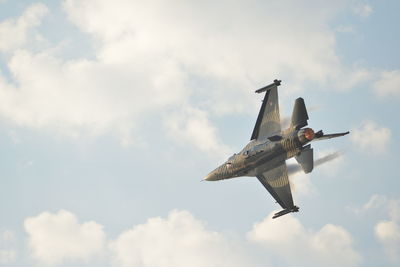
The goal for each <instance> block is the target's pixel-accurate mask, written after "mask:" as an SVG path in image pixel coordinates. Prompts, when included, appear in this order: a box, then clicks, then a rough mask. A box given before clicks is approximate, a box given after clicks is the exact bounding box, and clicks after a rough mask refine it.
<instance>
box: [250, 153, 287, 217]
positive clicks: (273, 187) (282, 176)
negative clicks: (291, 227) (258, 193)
mask: <svg viewBox="0 0 400 267" xmlns="http://www.w3.org/2000/svg"><path fill="white" fill-rule="evenodd" d="M257 178H258V180H259V181H260V182H261V183H262V184H263V185H264V187H265V188H266V189H267V190H268V192H269V193H270V194H271V195H272V197H273V198H274V199H275V200H276V202H278V203H279V205H281V207H282V208H283V209H291V208H293V207H294V204H293V198H292V192H291V190H290V184H289V178H288V172H287V167H286V163H285V161H282V162H281V164H279V165H278V166H277V167H275V168H274V169H271V170H269V171H266V172H263V173H262V174H259V175H257Z"/></svg>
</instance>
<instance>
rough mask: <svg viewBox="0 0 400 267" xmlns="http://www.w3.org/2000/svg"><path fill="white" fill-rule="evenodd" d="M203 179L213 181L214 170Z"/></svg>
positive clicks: (214, 177) (214, 178)
mask: <svg viewBox="0 0 400 267" xmlns="http://www.w3.org/2000/svg"><path fill="white" fill-rule="evenodd" d="M203 180H205V181H215V180H216V176H215V171H212V172H210V173H209V174H208V175H207V176H206V177H204V179H203Z"/></svg>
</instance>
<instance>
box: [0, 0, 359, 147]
mask: <svg viewBox="0 0 400 267" xmlns="http://www.w3.org/2000/svg"><path fill="white" fill-rule="evenodd" d="M341 6H342V3H335V4H333V3H331V4H328V5H327V4H324V5H322V4H321V3H319V2H318V1H313V4H310V5H309V6H308V7H306V6H305V5H302V4H299V3H298V2H296V1H289V2H285V3H283V2H276V3H275V2H268V3H266V2H262V1H260V2H258V1H252V2H236V3H234V4H226V3H224V2H219V3H215V2H209V1H203V2H201V3H200V2H198V1H186V2H173V3H171V2H170V3H168V4H165V3H164V2H163V1H152V2H148V3H143V2H142V1H126V0H118V1H114V2H112V3H111V2H109V1H105V0H101V1H94V0H83V1H77V0H65V1H64V2H63V7H64V9H65V12H66V15H67V17H68V18H69V20H70V22H71V23H73V24H74V25H76V27H77V28H78V30H80V31H81V32H83V33H85V34H87V36H88V37H89V38H90V40H91V41H92V44H93V47H94V50H93V51H92V52H93V57H92V58H82V57H81V58H75V59H73V60H71V59H65V58H63V57H60V56H57V55H54V54H53V52H52V49H48V47H47V48H42V49H38V51H36V52H33V51H31V50H30V49H29V48H28V47H24V46H23V45H22V44H23V43H24V40H26V37H25V36H26V34H27V32H28V31H29V29H33V28H34V27H35V26H38V25H39V24H40V19H41V18H42V17H43V16H44V15H45V14H46V12H47V8H46V7H45V6H44V5H35V6H32V7H30V8H28V9H27V10H26V11H25V12H24V13H23V14H22V15H21V16H20V17H19V18H16V19H13V20H10V21H6V22H4V23H3V24H1V25H3V26H2V27H3V28H4V29H6V30H4V32H7V31H14V30H16V29H17V30H16V31H17V32H21V33H22V34H21V36H22V37H21V38H19V37H18V38H17V37H15V39H13V38H14V37H11V38H10V40H9V41H8V42H7V47H4V48H3V50H7V51H9V53H10V54H9V55H10V56H9V60H8V68H9V72H10V74H11V77H9V79H6V77H2V76H0V116H2V117H3V118H6V119H7V120H8V121H10V122H12V123H15V124H17V125H21V126H27V127H32V128H36V129H41V130H43V129H44V130H47V131H52V132H54V131H55V132H57V133H61V134H64V135H69V136H80V135H81V134H90V135H98V134H104V133H108V132H113V133H115V134H117V136H119V138H120V139H121V141H122V143H124V144H130V143H135V142H136V141H137V139H140V136H143V134H140V130H141V129H142V128H143V127H144V126H145V125H147V124H153V125H160V127H161V129H160V131H167V132H169V133H172V135H176V136H179V137H180V140H182V141H183V142H185V143H191V144H193V145H194V147H197V148H200V149H203V150H204V151H206V152H210V153H216V151H227V150H228V149H227V147H226V145H224V144H223V143H222V142H221V141H220V140H219V139H218V135H217V132H216V130H215V127H214V126H213V124H212V122H211V121H210V119H209V118H210V117H211V116H218V115H224V114H231V113H248V112H255V110H256V109H257V108H258V106H259V103H257V100H256V99H254V97H253V95H252V94H250V93H249V92H250V89H251V88H255V87H256V86H260V85H263V84H264V83H265V82H266V80H265V79H266V77H270V78H268V79H273V78H275V77H278V74H279V77H283V78H285V79H287V81H288V82H289V83H291V84H293V86H294V87H297V88H298V87H301V85H302V84H303V83H304V82H305V81H314V82H317V83H319V84H328V83H336V82H334V81H346V82H345V84H342V82H340V83H336V84H337V86H338V87H341V88H346V87H351V86H353V85H354V84H357V83H358V82H359V81H362V80H364V79H365V72H364V71H363V70H359V69H352V68H349V67H346V66H345V65H343V64H342V63H341V61H340V59H339V57H338V56H337V55H336V51H335V50H336V47H335V32H334V31H333V30H331V29H330V27H329V21H330V20H331V19H332V18H333V17H334V16H335V15H336V14H337V12H339V10H340V8H341ZM288 7H290V8H288ZM310 7H311V10H310ZM270 10H274V12H269V11H270ZM266 12H267V13H268V16H266V15H265V14H266ZM310 13H312V14H313V16H310V15H309V14H310ZM25 21H28V22H30V23H27V22H25ZM19 25H22V26H19ZM27 25H29V27H28V26H27ZM7 36H8V37H9V36H15V35H8V34H7ZM54 45H55V46H57V45H58V44H54ZM249 107H254V108H249ZM176 114H179V115H176ZM138 135H140V136H138ZM199 141H201V142H203V143H204V145H199Z"/></svg>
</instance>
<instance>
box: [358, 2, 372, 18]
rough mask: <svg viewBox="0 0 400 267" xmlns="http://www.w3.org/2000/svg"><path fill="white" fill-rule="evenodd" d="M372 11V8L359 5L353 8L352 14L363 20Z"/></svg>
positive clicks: (366, 5)
mask: <svg viewBox="0 0 400 267" xmlns="http://www.w3.org/2000/svg"><path fill="white" fill-rule="evenodd" d="M373 11H374V9H373V8H372V6H370V5H368V4H359V5H357V6H356V7H355V8H354V13H356V15H358V16H360V17H363V18H366V17H369V16H370V15H371V14H372V12H373Z"/></svg>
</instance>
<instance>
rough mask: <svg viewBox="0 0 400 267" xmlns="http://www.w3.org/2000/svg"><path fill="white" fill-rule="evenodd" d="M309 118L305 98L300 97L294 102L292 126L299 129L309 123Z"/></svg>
mask: <svg viewBox="0 0 400 267" xmlns="http://www.w3.org/2000/svg"><path fill="white" fill-rule="evenodd" d="M307 120H308V114H307V109H306V105H305V104H304V99H303V98H301V97H299V98H297V99H296V102H295V103H294V107H293V113H292V122H291V127H292V128H295V129H297V130H298V129H300V128H302V127H304V126H307V125H308V123H307Z"/></svg>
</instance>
